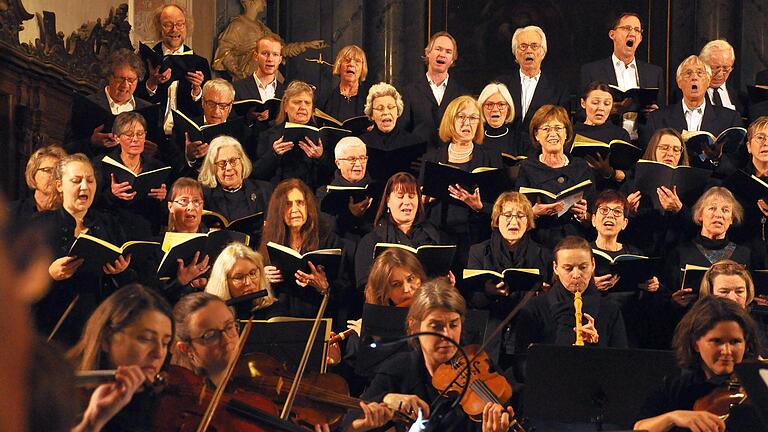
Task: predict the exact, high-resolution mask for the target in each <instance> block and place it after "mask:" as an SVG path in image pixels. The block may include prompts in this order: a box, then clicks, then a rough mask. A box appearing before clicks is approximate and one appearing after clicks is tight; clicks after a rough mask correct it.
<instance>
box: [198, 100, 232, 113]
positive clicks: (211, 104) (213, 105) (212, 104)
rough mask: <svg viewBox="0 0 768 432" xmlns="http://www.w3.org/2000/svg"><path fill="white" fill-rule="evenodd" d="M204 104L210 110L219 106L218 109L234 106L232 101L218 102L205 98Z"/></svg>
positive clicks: (224, 109) (223, 109)
mask: <svg viewBox="0 0 768 432" xmlns="http://www.w3.org/2000/svg"><path fill="white" fill-rule="evenodd" d="M203 104H204V105H205V107H206V108H208V109H209V110H214V109H216V108H218V109H220V110H222V111H226V110H228V109H230V108H232V102H226V103H218V102H214V101H212V100H204V101H203Z"/></svg>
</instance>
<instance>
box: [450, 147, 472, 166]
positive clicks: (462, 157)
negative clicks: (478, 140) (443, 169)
mask: <svg viewBox="0 0 768 432" xmlns="http://www.w3.org/2000/svg"><path fill="white" fill-rule="evenodd" d="M456 147H457V146H456V145H455V144H454V143H450V144H448V160H449V161H452V162H466V161H468V160H470V159H471V158H472V151H474V149H475V144H474V143H469V147H467V150H458V149H457V148H456Z"/></svg>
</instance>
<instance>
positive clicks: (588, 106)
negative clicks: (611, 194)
mask: <svg viewBox="0 0 768 432" xmlns="http://www.w3.org/2000/svg"><path fill="white" fill-rule="evenodd" d="M581 107H582V108H583V109H584V111H585V112H586V119H585V120H584V122H583V123H576V124H575V125H573V133H574V134H576V135H581V136H583V137H586V138H590V139H593V140H597V141H601V142H604V143H610V142H611V141H613V140H622V141H626V142H630V138H629V133H627V131H626V130H625V129H624V128H622V127H619V126H616V125H615V124H613V123H612V122H610V121H608V120H609V117H610V115H611V109H612V108H613V96H612V95H611V88H610V87H609V86H608V84H607V83H604V82H600V81H595V82H593V83H591V84H590V85H589V86H588V87H587V89H586V90H585V91H584V95H583V96H582V97H581ZM585 159H586V160H587V163H588V164H589V166H590V167H591V168H592V169H593V170H595V172H596V174H597V176H596V178H597V180H598V181H599V182H600V184H599V186H598V189H599V190H603V189H606V188H616V187H618V185H619V184H621V182H622V181H624V178H625V176H626V174H625V173H624V171H622V170H616V169H614V168H613V167H611V166H610V165H609V164H608V159H607V158H606V159H603V158H602V157H600V155H595V156H592V155H588V156H587V157H586V158H585Z"/></svg>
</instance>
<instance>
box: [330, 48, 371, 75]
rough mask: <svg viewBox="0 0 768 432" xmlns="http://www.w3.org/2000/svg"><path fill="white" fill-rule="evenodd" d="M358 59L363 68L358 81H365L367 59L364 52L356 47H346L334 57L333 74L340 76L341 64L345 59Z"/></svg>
mask: <svg viewBox="0 0 768 432" xmlns="http://www.w3.org/2000/svg"><path fill="white" fill-rule="evenodd" d="M350 58H351V59H354V60H356V59H357V58H360V60H362V62H363V67H362V69H361V70H360V81H365V78H366V77H367V76H368V59H367V58H366V57H365V51H363V49H362V48H360V47H359V46H357V45H347V46H345V47H344V48H342V49H341V50H340V51H339V53H338V54H337V55H336V61H334V62H333V74H334V75H341V62H342V61H344V60H347V59H350Z"/></svg>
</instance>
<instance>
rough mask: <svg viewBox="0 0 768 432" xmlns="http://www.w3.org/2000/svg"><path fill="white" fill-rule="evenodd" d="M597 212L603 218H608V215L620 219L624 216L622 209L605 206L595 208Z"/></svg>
mask: <svg viewBox="0 0 768 432" xmlns="http://www.w3.org/2000/svg"><path fill="white" fill-rule="evenodd" d="M597 212H598V213H600V214H601V215H603V216H608V214H611V215H612V216H613V217H615V218H620V217H622V216H624V208H619V207H616V208H611V207H606V206H600V207H598V208H597Z"/></svg>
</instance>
